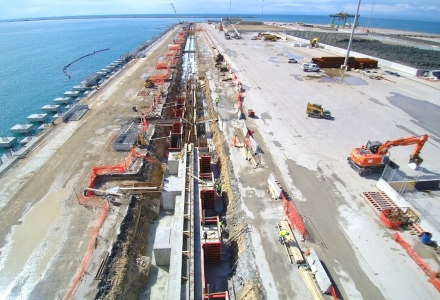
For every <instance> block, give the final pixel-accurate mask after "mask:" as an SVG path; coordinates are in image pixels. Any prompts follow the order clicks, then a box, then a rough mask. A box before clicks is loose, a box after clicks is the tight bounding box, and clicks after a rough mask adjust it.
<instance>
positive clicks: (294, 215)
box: [281, 191, 308, 239]
mask: <svg viewBox="0 0 440 300" xmlns="http://www.w3.org/2000/svg"><path fill="white" fill-rule="evenodd" d="M281 196H282V198H283V201H284V213H285V214H286V216H287V218H288V220H289V223H290V225H291V226H295V227H296V228H297V229H298V231H299V232H300V233H301V234H302V235H303V236H304V238H305V239H307V238H308V234H307V230H306V226H305V224H304V222H303V220H302V218H301V215H300V214H299V213H298V211H297V210H296V208H295V205H293V203H292V201H290V200H289V199H287V196H286V193H285V192H284V191H283V192H282V193H281Z"/></svg>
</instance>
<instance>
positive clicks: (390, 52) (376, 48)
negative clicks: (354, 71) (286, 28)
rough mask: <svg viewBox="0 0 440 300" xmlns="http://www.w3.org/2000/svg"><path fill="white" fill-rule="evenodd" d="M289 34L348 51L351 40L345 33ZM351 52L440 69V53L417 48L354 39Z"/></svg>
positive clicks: (302, 32) (415, 66)
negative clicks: (313, 39)
mask: <svg viewBox="0 0 440 300" xmlns="http://www.w3.org/2000/svg"><path fill="white" fill-rule="evenodd" d="M288 34H289V35H291V36H295V37H298V38H302V39H306V40H311V39H312V38H314V37H318V39H319V43H322V44H326V45H330V46H334V47H338V48H342V49H347V47H348V42H349V39H350V35H349V34H345V33H330V32H315V31H292V32H288ZM351 50H352V51H355V52H359V53H363V54H366V55H371V56H374V57H378V58H381V59H385V60H389V61H392V62H395V63H399V64H402V65H405V66H408V67H412V68H417V69H424V68H427V69H439V68H440V59H439V58H440V52H439V51H435V50H423V49H419V48H415V47H409V46H399V45H393V44H388V43H383V42H381V41H377V40H370V39H363V38H359V37H355V38H354V39H353V43H352V47H351Z"/></svg>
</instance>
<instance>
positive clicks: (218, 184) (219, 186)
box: [215, 182, 222, 196]
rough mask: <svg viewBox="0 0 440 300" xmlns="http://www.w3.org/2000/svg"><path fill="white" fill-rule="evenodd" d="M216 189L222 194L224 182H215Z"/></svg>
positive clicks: (218, 193)
mask: <svg viewBox="0 0 440 300" xmlns="http://www.w3.org/2000/svg"><path fill="white" fill-rule="evenodd" d="M215 190H216V192H217V195H219V196H220V195H221V194H222V184H221V183H220V182H217V183H216V184H215Z"/></svg>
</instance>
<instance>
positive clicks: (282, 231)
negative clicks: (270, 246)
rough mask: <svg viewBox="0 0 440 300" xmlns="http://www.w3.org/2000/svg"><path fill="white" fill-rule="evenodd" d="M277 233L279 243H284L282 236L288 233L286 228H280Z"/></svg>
mask: <svg viewBox="0 0 440 300" xmlns="http://www.w3.org/2000/svg"><path fill="white" fill-rule="evenodd" d="M278 235H279V238H278V240H279V241H280V244H281V245H282V244H283V243H284V237H285V236H286V235H289V233H288V232H287V230H286V229H284V228H282V229H281V230H280V232H279V233H278Z"/></svg>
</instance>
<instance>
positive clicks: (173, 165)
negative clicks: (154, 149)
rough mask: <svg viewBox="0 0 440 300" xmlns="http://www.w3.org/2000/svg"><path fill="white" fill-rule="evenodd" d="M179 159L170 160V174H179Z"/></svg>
mask: <svg viewBox="0 0 440 300" xmlns="http://www.w3.org/2000/svg"><path fill="white" fill-rule="evenodd" d="M179 163H180V161H179V160H168V174H169V175H176V176H177V175H178V174H179Z"/></svg>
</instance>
